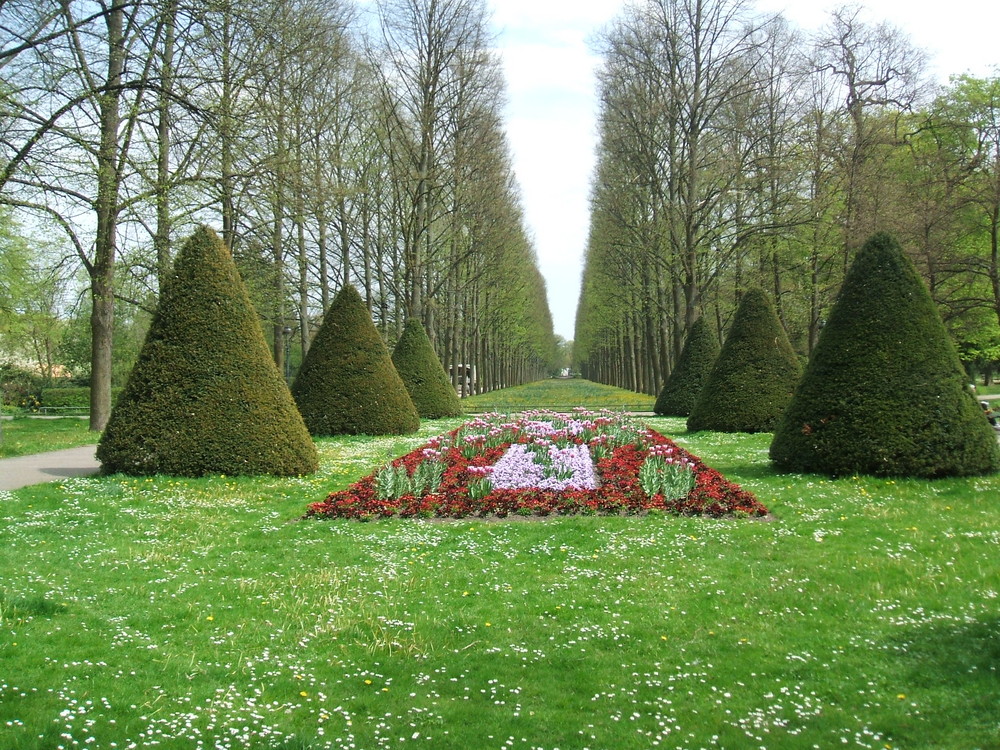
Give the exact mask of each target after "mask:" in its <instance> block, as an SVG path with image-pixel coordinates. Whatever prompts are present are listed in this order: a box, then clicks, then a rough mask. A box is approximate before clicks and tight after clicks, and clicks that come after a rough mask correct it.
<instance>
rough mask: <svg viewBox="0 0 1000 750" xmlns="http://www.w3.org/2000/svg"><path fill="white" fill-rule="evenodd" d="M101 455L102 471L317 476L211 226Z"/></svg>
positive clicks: (161, 310)
mask: <svg viewBox="0 0 1000 750" xmlns="http://www.w3.org/2000/svg"><path fill="white" fill-rule="evenodd" d="M97 457H98V459H100V461H101V463H102V464H103V470H104V472H105V473H116V472H121V473H125V474H134V475H149V474H170V475H177V476H203V475H206V474H230V475H255V474H276V475H279V476H294V475H298V474H308V473H311V472H313V471H315V470H316V467H317V459H316V447H315V445H313V441H312V438H311V437H310V436H309V433H308V431H307V430H306V428H305V424H304V423H303V422H302V417H301V416H300V415H299V413H298V411H297V410H296V408H295V402H294V401H292V396H291V394H290V393H289V391H288V386H287V385H286V384H285V381H284V380H283V379H282V377H281V374H280V373H279V372H278V369H277V367H276V366H275V364H274V361H273V360H272V359H271V356H270V354H269V352H268V347H267V343H266V342H265V341H264V335H263V333H262V332H261V328H260V323H259V322H258V318H257V313H256V312H255V310H254V308H253V305H252V304H251V302H250V298H249V296H248V294H247V290H246V287H245V286H244V284H243V281H242V280H241V279H240V276H239V273H238V272H237V270H236V266H235V264H234V263H233V259H232V257H231V256H230V254H229V251H228V249H227V248H226V246H225V245H224V244H223V243H222V240H220V239H219V237H218V235H216V234H215V232H213V231H212V230H211V229H209V228H208V227H202V228H200V229H198V230H197V231H196V232H195V233H194V234H193V235H192V236H191V238H190V239H188V241H187V242H186V243H185V244H184V246H183V247H182V248H181V250H180V253H179V254H178V256H177V259H176V261H175V262H174V268H173V272H172V273H171V276H170V278H169V279H168V281H167V283H166V284H164V288H163V290H162V294H161V295H160V302H159V305H158V306H157V309H156V314H155V315H154V317H153V321H152V324H151V325H150V328H149V332H148V333H147V335H146V341H145V343H144V344H143V347H142V351H141V352H140V354H139V359H138V360H137V362H136V364H135V367H134V368H133V369H132V373H131V375H130V376H129V379H128V383H127V384H126V386H125V389H124V391H123V392H122V394H121V396H120V397H119V399H118V402H117V404H116V405H115V408H114V410H113V411H112V413H111V418H110V420H109V421H108V425H107V428H106V429H105V431H104V435H103V436H102V438H101V441H100V444H99V445H98V447H97Z"/></svg>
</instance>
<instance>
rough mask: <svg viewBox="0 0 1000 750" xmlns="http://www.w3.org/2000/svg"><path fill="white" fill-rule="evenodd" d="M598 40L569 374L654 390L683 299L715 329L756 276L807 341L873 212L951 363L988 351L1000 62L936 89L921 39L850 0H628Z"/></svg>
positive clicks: (688, 317) (799, 343)
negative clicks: (931, 304) (810, 10)
mask: <svg viewBox="0 0 1000 750" xmlns="http://www.w3.org/2000/svg"><path fill="white" fill-rule="evenodd" d="M599 44H600V46H601V49H602V52H603V57H604V63H603V67H602V68H601V69H600V71H599V74H598V76H599V85H600V103H601V107H600V114H599V124H598V126H599V146H598V155H597V167H596V170H595V176H594V182H593V188H592V198H591V206H592V210H591V224H590V233H589V240H588V246H587V251H586V256H585V267H584V273H583V281H582V285H581V294H580V302H579V306H578V309H577V319H576V334H575V339H576V340H575V342H574V361H575V364H576V366H577V368H578V369H580V370H581V371H582V373H583V374H584V376H585V377H587V378H589V379H592V380H596V381H599V382H603V383H608V384H612V385H617V386H621V387H624V388H629V389H631V390H635V391H640V392H645V393H650V394H656V393H659V391H660V389H661V388H662V386H663V383H664V381H665V379H666V377H667V376H668V375H669V373H670V372H671V370H672V368H673V366H674V364H675V363H676V362H677V359H678V357H679V355H680V352H681V350H682V347H683V343H684V341H685V339H686V337H687V335H688V333H689V331H690V330H691V327H692V326H693V324H694V323H695V322H696V321H697V320H698V319H699V317H703V316H704V317H706V318H707V319H708V320H709V321H710V322H711V325H712V328H713V329H714V330H715V332H716V334H717V335H718V336H719V338H720V340H721V338H723V334H724V332H725V331H726V330H727V329H728V327H729V324H730V321H731V319H732V316H733V314H734V311H735V310H736V308H737V306H738V304H739V302H740V298H741V297H742V295H743V293H744V291H745V290H748V289H750V288H755V287H759V288H762V289H764V290H766V291H767V293H768V295H769V296H770V297H771V299H772V300H773V303H774V305H775V309H776V311H777V313H778V316H779V318H780V320H781V323H782V325H783V326H784V328H785V329H786V331H787V332H788V335H789V338H790V340H791V341H792V343H793V345H794V346H795V348H796V350H797V351H798V352H799V354H800V355H801V356H808V355H809V353H810V352H811V351H812V349H813V347H814V346H815V344H816V341H817V338H818V336H819V332H820V330H821V328H822V326H823V324H824V322H825V319H826V317H827V315H828V313H829V310H830V308H831V306H832V303H833V301H834V298H835V296H836V293H837V291H838V289H839V287H840V284H841V282H842V280H843V278H844V275H845V273H846V270H847V269H848V267H849V266H850V263H851V260H852V259H853V257H854V255H855V253H856V251H857V250H858V248H859V247H860V246H861V245H862V244H863V243H864V241H865V240H866V239H867V238H868V237H869V236H871V235H873V234H874V233H876V232H877V231H889V232H891V233H892V234H894V235H895V236H897V237H898V238H899V239H900V241H901V243H902V244H903V246H904V247H905V248H906V250H907V251H908V253H909V254H910V256H911V257H912V258H913V260H914V261H915V263H916V264H917V266H918V268H919V270H920V272H921V274H922V275H923V277H924V279H925V281H926V282H927V284H928V287H929V289H930V291H931V294H932V296H933V298H934V300H935V302H936V304H937V305H938V307H939V309H940V310H941V313H942V317H943V318H944V320H945V322H946V324H947V326H948V328H949V331H950V333H951V335H952V336H953V338H954V339H955V341H956V343H957V344H958V345H959V347H960V349H961V351H962V356H963V359H964V360H965V361H966V363H967V366H970V367H975V366H977V365H978V366H982V367H984V368H986V369H987V370H988V369H989V368H991V367H992V363H993V362H995V361H997V360H1000V77H993V78H985V79H981V78H975V77H972V76H969V75H962V76H957V77H954V78H952V80H951V83H950V84H949V85H948V86H946V87H943V88H939V89H936V88H935V87H933V86H932V85H931V84H930V82H929V80H928V79H927V77H926V76H925V68H926V59H925V57H924V55H923V53H922V52H921V51H919V50H918V49H916V48H915V47H914V46H913V45H912V43H911V42H910V41H909V40H908V38H907V37H906V36H905V35H904V34H903V33H902V32H900V31H899V30H898V29H897V28H895V27H893V26H891V25H890V24H888V23H875V22H872V21H870V20H869V19H868V18H867V17H866V16H865V14H864V12H863V10H862V9H861V8H859V7H857V6H845V7H841V8H838V9H835V10H833V11H832V12H831V13H830V15H829V17H828V22H827V24H826V25H825V26H824V27H822V28H821V29H819V30H818V31H817V32H815V33H813V34H812V35H811V36H805V35H804V34H802V33H801V32H799V31H797V30H795V29H793V28H791V27H790V26H789V24H788V23H787V22H786V21H785V20H784V19H783V18H782V17H781V16H780V15H769V16H761V15H760V14H758V13H756V12H755V11H754V9H753V6H752V4H751V3H749V2H745V1H744V0H640V1H639V2H635V3H632V4H630V5H629V6H627V7H626V9H625V10H624V11H623V12H622V14H621V15H620V16H619V17H618V18H617V19H616V20H615V21H614V22H613V23H612V24H611V25H610V26H609V27H608V28H607V29H606V30H605V32H604V33H603V34H602V35H601V37H600V40H599Z"/></svg>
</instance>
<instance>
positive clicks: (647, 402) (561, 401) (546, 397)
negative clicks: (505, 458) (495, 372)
mask: <svg viewBox="0 0 1000 750" xmlns="http://www.w3.org/2000/svg"><path fill="white" fill-rule="evenodd" d="M655 403H656V396H650V395H647V394H644V393H636V392H634V391H627V390H624V389H622V388H615V387H614V386H612V385H603V384H601V383H594V382H593V381H590V380H580V379H561V378H550V379H548V380H539V381H537V382H534V383H527V384H525V385H518V386H514V387H513V388H503V389H501V390H498V391H490V392H489V393H481V394H479V395H477V396H469V397H467V398H463V399H462V407H463V408H464V409H465V412H466V413H470V412H488V411H497V412H509V411H520V410H523V409H530V408H532V407H534V406H535V405H538V404H544V405H545V406H546V407H548V408H552V409H555V410H569V409H572V408H574V407H583V408H586V409H616V410H624V411H650V412H651V411H652V410H653V405H654V404H655Z"/></svg>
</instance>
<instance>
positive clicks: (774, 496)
mask: <svg viewBox="0 0 1000 750" xmlns="http://www.w3.org/2000/svg"><path fill="white" fill-rule="evenodd" d="M576 385H580V384H576ZM567 387H568V388H567V390H566V391H564V392H563V393H562V394H560V397H561V399H563V398H564V399H570V398H572V395H573V391H572V388H573V387H574V383H573V382H572V381H570V382H568V383H567ZM586 387H588V388H589V387H590V386H589V385H588V386H586ZM510 397H511V398H519V399H523V398H525V396H524V395H523V394H521V395H518V394H510ZM617 397H619V398H622V399H626V398H633V399H634V398H636V396H635V395H634V394H618V396H617ZM623 403H624V401H623ZM540 405H541V404H540ZM647 420H648V424H650V425H651V426H653V427H654V428H655V429H657V430H659V431H660V432H662V433H663V434H665V435H667V436H668V437H671V438H673V439H674V440H675V441H676V442H677V443H678V444H679V445H681V446H682V447H684V448H685V449H687V450H689V451H691V452H692V453H694V454H696V455H698V456H700V457H701V458H702V459H703V460H704V461H705V462H706V463H708V464H709V465H710V466H713V467H715V468H717V469H719V470H720V471H722V472H723V473H724V474H725V475H726V476H727V477H728V478H729V479H731V480H733V481H735V482H738V483H740V484H741V485H742V486H743V487H745V488H746V489H748V490H750V491H752V492H754V493H755V494H756V495H757V497H758V498H759V499H760V500H761V501H762V502H763V503H764V504H765V505H766V506H768V508H770V510H771V512H772V517H771V518H770V519H769V520H767V521H759V520H732V519H729V520H713V519H707V518H679V517H613V518H608V517H566V518H549V519H545V520H521V519H519V520H513V519H512V520H508V521H495V520H490V521H484V520H481V519H475V520H464V521H425V520H398V519H393V520H389V521H378V522H372V523H359V522H354V521H339V520H338V521H330V520H324V521H314V520H310V521H301V520H299V519H300V517H301V516H302V514H303V513H304V512H305V509H306V506H307V505H308V504H309V503H311V502H315V501H317V500H320V499H322V498H323V497H324V496H325V495H326V494H327V493H328V492H329V491H331V490H335V489H343V488H344V487H346V486H347V485H349V484H350V483H351V482H353V481H355V480H356V479H358V478H360V477H361V476H363V475H365V474H367V473H370V472H371V471H372V470H374V469H375V468H376V467H378V466H379V465H381V464H382V463H384V462H385V461H386V460H388V459H390V458H393V457H395V456H399V455H402V454H403V453H405V452H407V451H409V450H411V449H413V448H415V447H417V446H418V445H420V444H421V443H422V442H424V441H426V440H427V439H428V438H430V437H431V436H433V435H436V434H439V433H441V432H444V431H446V430H448V429H452V428H454V427H455V426H457V425H458V424H459V423H460V421H461V420H441V421H438V422H425V423H424V425H423V426H422V428H421V431H420V433H419V434H418V435H416V436H412V437H406V438H375V439H372V438H360V437H345V438H337V439H323V440H320V441H318V444H319V449H320V454H321V464H322V467H321V470H320V472H319V473H318V474H316V475H315V476H311V477H304V478H300V479H292V480H289V479H275V478H263V479H246V478H231V477H210V478H205V479H198V480H193V479H177V478H167V477H155V478H149V479H145V478H142V479H138V478H123V477H108V478H88V479H72V480H68V481H64V482H59V483H53V484H49V485H41V486H37V487H33V488H26V489H23V490H19V491H16V492H7V493H0V508H2V516H0V747H3V748H5V750H7V749H11V750H14V749H21V748H33V749H37V750H52V749H53V748H77V747H81V748H82V747H95V748H146V747H157V748H185V749H187V748H280V749H282V750H286V749H290V748H303V749H304V748H309V749H313V748H355V749H360V748H400V747H427V748H435V749H438V748H455V749H456V750H458V749H462V750H464V749H465V748H526V749H527V748H544V749H545V750H552V749H553V748H560V749H561V750H571V749H582V748H591V749H593V750H597V749H598V748H615V749H616V750H617V749H618V748H650V747H665V748H712V747H720V748H723V747H725V748H747V747H753V748H761V747H763V748H796V749H797V748H814V747H816V748H829V747H839V746H846V747H866V748H962V749H966V748H995V747H998V746H1000V718H998V715H997V712H996V706H997V705H1000V674H998V671H997V670H998V667H1000V595H998V592H1000V520H998V512H997V511H998V505H997V502H998V501H997V498H998V497H1000V477H996V476H994V477H986V478H970V479H950V480H940V481H935V482H926V481H916V480H885V479H873V478H865V477H852V478H844V479H839V480H830V479H826V478H823V477H817V476H798V475H781V474H777V473H775V472H774V471H773V470H772V469H771V468H770V466H769V464H768V461H767V448H768V443H769V436H768V435H744V434H740V435H724V434H717V433H697V434H693V433H687V432H686V430H685V428H684V422H683V420H680V419H660V418H647Z"/></svg>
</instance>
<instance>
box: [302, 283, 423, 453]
mask: <svg viewBox="0 0 1000 750" xmlns="http://www.w3.org/2000/svg"><path fill="white" fill-rule="evenodd" d="M292 395H294V396H295V402H296V403H297V404H298V405H299V411H300V412H302V418H303V419H304V420H305V422H306V426H307V427H308V428H309V431H310V432H311V433H312V434H313V435H404V434H407V433H411V432H416V430H417V428H418V427H420V417H419V416H418V415H417V410H416V408H415V407H414V406H413V401H412V400H411V399H410V395H409V394H408V393H407V392H406V386H405V385H403V381H402V380H401V379H400V377H399V373H398V372H396V368H395V367H394V366H393V364H392V359H391V358H390V356H389V350H388V348H386V345H385V342H383V341H382V337H381V336H379V333H378V330H376V328H375V324H374V323H372V319H371V315H370V314H369V313H368V308H367V307H366V306H365V303H364V300H362V299H361V295H360V294H358V290H357V289H355V288H354V287H353V286H351V285H350V284H348V285H346V286H344V288H343V289H341V290H340V292H339V293H338V294H337V296H336V297H335V298H334V300H333V303H332V304H331V305H330V309H329V310H327V311H326V315H325V316H324V318H323V325H322V326H321V327H320V329H319V332H318V333H317V334H316V338H315V339H313V342H312V346H311V347H310V348H309V353H308V354H307V355H306V358H305V361H303V363H302V368H301V369H300V370H299V374H298V377H297V378H296V379H295V383H294V384H293V386H292Z"/></svg>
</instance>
